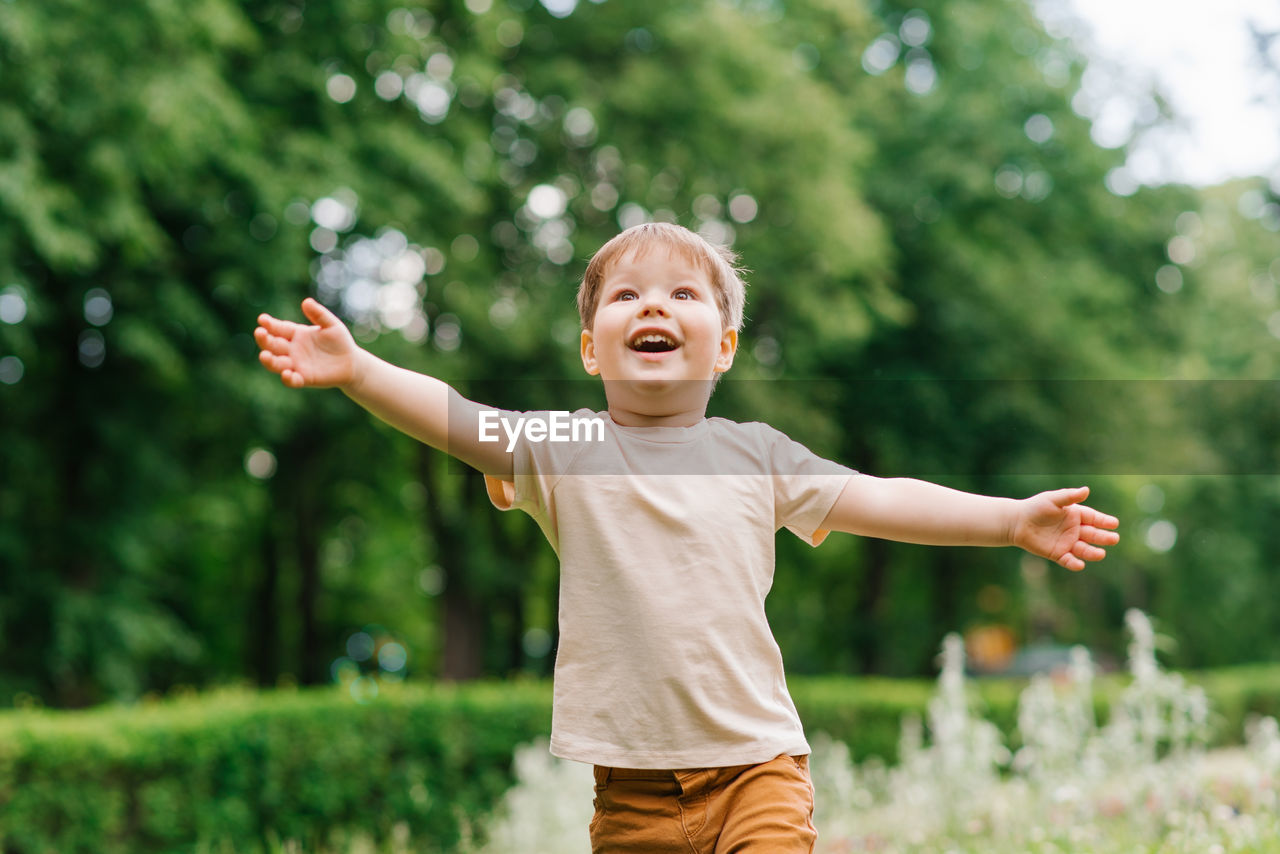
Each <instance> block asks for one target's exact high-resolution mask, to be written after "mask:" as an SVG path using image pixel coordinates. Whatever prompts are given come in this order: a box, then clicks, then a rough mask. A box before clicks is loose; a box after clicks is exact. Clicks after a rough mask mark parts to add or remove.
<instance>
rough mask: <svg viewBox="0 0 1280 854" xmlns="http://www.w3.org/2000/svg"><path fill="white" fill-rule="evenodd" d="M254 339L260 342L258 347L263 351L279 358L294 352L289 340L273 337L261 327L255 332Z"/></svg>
mask: <svg viewBox="0 0 1280 854" xmlns="http://www.w3.org/2000/svg"><path fill="white" fill-rule="evenodd" d="M253 339H254V340H255V341H257V342H258V347H260V348H261V349H262V350H264V351H266V352H269V353H274V354H275V355H277V356H287V355H288V354H289V353H290V352H292V347H291V346H290V341H289V339H287V338H279V337H277V336H275V335H272V334H271V333H269V332H267V330H265V329H263V328H262V327H261V326H259V327H258V328H257V329H255V330H253Z"/></svg>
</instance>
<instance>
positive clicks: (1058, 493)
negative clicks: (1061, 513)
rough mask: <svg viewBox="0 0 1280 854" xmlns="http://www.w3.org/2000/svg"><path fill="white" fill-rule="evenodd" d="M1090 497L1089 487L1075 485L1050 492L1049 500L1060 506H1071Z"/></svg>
mask: <svg viewBox="0 0 1280 854" xmlns="http://www.w3.org/2000/svg"><path fill="white" fill-rule="evenodd" d="M1088 497H1089V487H1087V486H1074V487H1068V488H1067V489H1055V490H1054V491H1053V492H1050V493H1049V500H1050V501H1052V502H1053V503H1054V504H1056V505H1058V506H1059V507H1069V506H1071V505H1072V504H1079V503H1080V502H1081V501H1084V500H1085V499H1086V498H1088Z"/></svg>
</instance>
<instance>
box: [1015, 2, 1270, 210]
mask: <svg viewBox="0 0 1280 854" xmlns="http://www.w3.org/2000/svg"><path fill="white" fill-rule="evenodd" d="M1036 8H1037V10H1038V11H1039V12H1040V15H1041V17H1042V18H1043V19H1044V20H1045V22H1046V25H1047V26H1048V28H1049V30H1050V32H1051V33H1053V34H1055V35H1066V34H1071V36H1072V38H1073V40H1074V41H1075V42H1076V44H1077V46H1078V48H1079V49H1080V50H1082V51H1083V52H1084V53H1085V54H1086V55H1087V56H1090V57H1098V58H1099V59H1100V60H1101V61H1100V62H1098V63H1096V65H1097V68H1096V70H1095V71H1094V72H1092V73H1089V74H1087V75H1086V79H1085V81H1084V87H1083V92H1082V94H1081V95H1080V96H1079V97H1080V98H1081V101H1080V102H1079V103H1077V104H1076V106H1077V107H1083V108H1084V109H1083V110H1080V111H1081V112H1083V113H1084V114H1086V115H1089V116H1091V117H1092V118H1093V119H1094V139H1095V140H1096V141H1097V142H1098V143H1099V144H1101V145H1108V146H1114V145H1117V144H1122V143H1123V142H1124V141H1126V140H1127V139H1128V137H1129V136H1130V132H1131V129H1132V126H1133V120H1134V117H1135V116H1136V115H1139V114H1140V113H1142V112H1144V107H1143V99H1142V97H1141V93H1142V92H1143V91H1144V90H1147V89H1149V87H1150V85H1151V84H1152V83H1155V84H1156V85H1158V86H1159V87H1161V89H1162V90H1163V92H1164V95H1165V97H1166V98H1167V100H1168V101H1169V102H1170V104H1171V106H1172V107H1173V109H1174V111H1175V112H1176V113H1177V114H1178V115H1179V117H1180V118H1182V119H1183V120H1184V125H1183V126H1182V127H1175V128H1170V129H1168V130H1160V131H1155V132H1151V133H1149V134H1148V135H1147V136H1146V137H1145V138H1140V139H1139V141H1138V143H1137V144H1136V145H1135V147H1134V149H1133V152H1132V154H1131V156H1130V159H1129V162H1128V166H1127V168H1128V171H1129V173H1130V176H1131V178H1132V179H1133V180H1136V181H1141V182H1143V183H1163V182H1165V181H1177V182H1188V183H1192V184H1199V185H1209V184H1216V183H1220V182H1222V181H1225V180H1228V179H1230V178H1233V177H1240V176H1245V175H1267V176H1273V175H1274V176H1276V177H1277V178H1280V98H1277V97H1276V96H1277V95H1280V82H1276V83H1275V85H1274V88H1271V89H1268V88H1267V84H1268V82H1269V81H1267V80H1266V79H1265V78H1264V77H1263V75H1262V74H1261V73H1260V71H1259V69H1260V65H1259V61H1258V59H1257V57H1256V48H1255V46H1254V43H1253V40H1252V39H1251V37H1250V34H1249V29H1248V23H1249V22H1250V21H1253V22H1254V23H1255V24H1257V25H1258V26H1259V27H1260V28H1261V29H1263V30H1264V31H1268V30H1269V31H1276V30H1280V2H1277V0H1036ZM1072 18H1075V19H1076V20H1078V21H1080V22H1082V23H1083V25H1084V26H1083V27H1077V26H1075V25H1073V24H1072ZM1272 55H1273V56H1275V57H1276V59H1277V60H1280V39H1277V40H1276V42H1274V43H1273V46H1272ZM1277 64H1278V65H1280V62H1277ZM1108 66H1109V67H1108ZM1111 69H1116V71H1113V70H1111ZM1266 95H1269V96H1270V99H1271V100H1270V106H1267V105H1265V104H1259V103H1257V102H1256V99H1258V98H1259V97H1260V96H1266ZM1152 106H1153V105H1151V104H1147V106H1146V108H1145V109H1146V111H1148V112H1149V111H1150V110H1151V109H1152Z"/></svg>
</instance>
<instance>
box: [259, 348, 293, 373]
mask: <svg viewBox="0 0 1280 854" xmlns="http://www.w3.org/2000/svg"><path fill="white" fill-rule="evenodd" d="M258 361H260V362H262V364H263V365H265V366H266V368H267V370H269V371H271V372H272V373H275V374H283V373H284V372H285V371H292V370H293V360H292V359H290V358H289V357H288V356H279V355H276V354H275V353H272V352H271V351H270V350H263V351H261V352H260V353H258Z"/></svg>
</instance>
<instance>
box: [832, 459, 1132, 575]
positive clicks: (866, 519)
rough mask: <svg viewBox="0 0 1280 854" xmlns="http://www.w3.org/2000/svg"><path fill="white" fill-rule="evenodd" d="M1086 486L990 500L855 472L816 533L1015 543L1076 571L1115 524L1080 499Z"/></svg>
mask: <svg viewBox="0 0 1280 854" xmlns="http://www.w3.org/2000/svg"><path fill="white" fill-rule="evenodd" d="M1088 495H1089V488H1088V487H1087V486H1082V487H1077V488H1072V489H1058V490H1054V491H1052V492H1041V493H1040V494H1038V495H1033V496H1031V497H1030V498H1024V499H1021V500H1017V499H1013V498H993V497H989V496H985V495H974V494H972V493H968V492H960V491H959V490H955V489H949V488H947V487H945V486H938V485H937V484H933V483H928V482H925V481H922V480H912V479H910V478H890V479H883V478H878V477H871V476H870V475H854V476H853V477H852V478H850V479H849V483H848V484H847V485H846V486H845V488H844V491H843V492H842V493H841V494H840V497H839V498H837V499H836V503H835V505H834V506H833V507H832V508H831V511H830V513H828V514H827V518H826V520H825V521H823V523H822V526H821V527H822V528H823V529H826V530H831V531H846V532H848V533H851V534H859V535H862V536H866V537H878V538H880V539H886V540H899V541H901V542H907V543H922V544H925V545H939V546H942V545H949V546H1018V547H1020V548H1023V549H1025V550H1027V551H1028V552H1031V553H1032V554H1034V555H1038V556H1040V557H1043V558H1047V559H1049V560H1051V561H1053V562H1054V563H1057V564H1060V565H1062V566H1064V567H1066V568H1067V569H1072V570H1081V569H1084V567H1085V561H1096V560H1102V559H1103V558H1104V557H1106V552H1105V551H1104V550H1103V549H1102V548H1101V546H1110V545H1115V544H1116V543H1117V542H1119V541H1120V535H1119V534H1117V533H1116V532H1115V530H1114V529H1115V528H1117V527H1119V524H1120V522H1119V520H1117V519H1116V518H1115V517H1114V516H1108V515H1107V514H1105V513H1099V512H1098V511H1096V510H1094V509H1093V508H1091V507H1086V506H1085V505H1083V504H1081V503H1080V502H1082V501H1084V500H1085V498H1087V497H1088Z"/></svg>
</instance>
